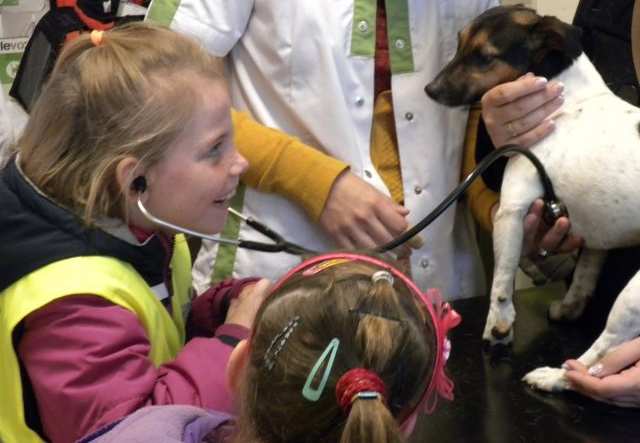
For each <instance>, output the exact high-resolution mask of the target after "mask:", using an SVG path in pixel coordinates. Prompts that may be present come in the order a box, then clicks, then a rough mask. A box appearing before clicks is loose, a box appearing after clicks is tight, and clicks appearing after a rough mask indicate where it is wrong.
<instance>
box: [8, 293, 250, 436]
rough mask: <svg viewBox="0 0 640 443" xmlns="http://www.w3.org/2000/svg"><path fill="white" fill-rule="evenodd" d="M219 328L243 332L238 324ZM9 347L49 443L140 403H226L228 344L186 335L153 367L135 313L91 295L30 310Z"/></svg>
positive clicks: (228, 407)
mask: <svg viewBox="0 0 640 443" xmlns="http://www.w3.org/2000/svg"><path fill="white" fill-rule="evenodd" d="M219 329H223V328H219ZM223 332H224V333H225V335H229V334H233V333H234V332H236V333H239V334H240V336H238V337H236V338H237V339H242V338H245V337H246V336H247V335H248V330H246V329H245V328H241V327H239V326H238V327H236V328H226V329H224V331H223ZM17 348H18V349H17V350H18V355H19V358H20V361H21V363H22V365H23V366H24V368H25V369H26V371H27V374H28V377H29V380H30V382H31V385H32V387H33V392H34V394H35V396H36V400H37V404H38V412H39V415H40V420H41V422H42V425H43V429H44V431H45V433H46V435H47V437H48V438H49V440H51V441H52V442H53V443H58V442H63V443H64V442H73V441H75V440H77V439H78V438H80V437H81V436H83V435H86V434H89V433H90V432H92V431H93V430H95V429H97V428H99V427H100V426H102V425H104V424H107V423H110V422H113V421H114V420H116V419H118V418H121V417H124V416H126V415H128V414H130V413H132V412H133V411H135V410H137V409H139V408H140V407H142V406H146V405H164V404H189V405H194V406H199V407H204V408H210V409H214V410H219V411H224V412H232V410H233V408H232V398H231V394H230V392H229V391H228V388H227V386H226V379H225V371H226V366H227V361H228V359H229V355H230V354H231V351H232V349H233V348H232V347H231V346H229V345H227V344H225V343H224V342H223V341H221V340H219V339H217V338H215V337H214V338H200V337H198V338H194V339H193V340H190V341H189V342H187V344H186V345H185V346H184V347H183V349H182V350H181V352H180V353H179V354H178V356H177V357H176V358H175V359H174V360H173V361H170V362H168V363H166V364H164V365H162V366H160V367H156V366H154V364H153V363H152V362H151V360H150V359H149V357H148V355H149V352H150V343H149V340H148V338H147V335H146V332H145V330H144V328H143V327H142V325H141V323H140V322H139V320H138V318H137V317H136V315H135V314H134V313H132V312H130V311H128V310H127V309H124V308H122V307H120V306H117V305H114V304H112V303H110V302H109V301H107V300H105V299H102V298H100V297H97V296H91V295H86V296H84V295H78V296H70V297H65V298H63V299H61V300H58V301H55V302H53V303H50V304H48V305H47V306H45V307H43V308H41V309H39V310H38V311H35V312H33V313H31V314H30V315H29V316H28V317H27V318H26V319H25V321H24V333H23V335H22V337H21V338H20V341H19V343H18V346H17ZM61 405H64V407H61Z"/></svg>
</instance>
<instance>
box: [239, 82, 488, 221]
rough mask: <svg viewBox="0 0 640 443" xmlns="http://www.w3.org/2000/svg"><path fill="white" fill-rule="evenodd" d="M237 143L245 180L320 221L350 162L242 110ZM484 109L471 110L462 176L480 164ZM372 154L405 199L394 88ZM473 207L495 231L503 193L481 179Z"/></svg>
mask: <svg viewBox="0 0 640 443" xmlns="http://www.w3.org/2000/svg"><path fill="white" fill-rule="evenodd" d="M232 117H233V123H234V128H235V143H236V146H237V148H238V150H239V151H240V153H241V154H242V155H243V156H244V157H246V158H247V160H248V161H249V169H248V170H247V172H246V173H245V175H244V176H243V178H242V180H243V182H244V183H245V184H247V185H249V186H251V187H253V188H255V189H258V190H259V191H262V192H270V193H278V194H280V195H283V196H284V197H286V198H288V199H289V200H292V201H294V202H296V203H297V204H299V205H300V206H301V207H302V208H304V210H305V211H306V212H307V214H308V215H309V217H310V218H311V219H312V220H314V221H317V220H318V219H319V218H320V214H321V213H322V210H323V209H324V205H325V203H326V201H327V198H328V197H329V193H330V191H331V187H332V185H333V183H334V182H335V180H336V178H337V177H338V176H339V175H340V174H341V173H342V172H344V171H345V170H347V169H348V168H349V166H348V165H347V164H346V163H344V162H341V161H340V160H336V159H335V158H333V157H331V156H329V155H327V154H324V153H323V152H321V151H319V150H317V149H314V148H311V147H309V146H307V145H305V144H304V143H302V142H300V141H299V140H298V139H297V138H295V137H291V136H289V135H286V134H284V133H283V132H281V131H278V130H275V129H270V128H267V127H265V126H262V125H260V124H259V123H257V122H255V121H254V120H253V119H251V117H249V116H248V115H247V114H245V113H242V112H237V111H234V112H233V113H232ZM479 121H480V109H479V108H474V109H472V110H471V112H470V114H469V120H468V123H467V130H466V138H465V157H464V161H463V170H462V176H463V177H464V176H466V175H467V174H468V173H469V172H470V171H471V169H473V167H475V142H476V133H477V129H478V122H479ZM371 144H372V145H371V158H372V162H373V164H374V166H375V167H376V169H377V170H378V172H379V173H380V176H381V177H382V179H383V181H384V182H385V184H386V185H387V187H388V188H389V190H390V192H391V196H392V198H393V199H394V200H395V201H396V202H398V203H401V202H402V200H403V190H402V177H401V174H400V160H399V156H398V147H397V140H396V132H395V124H394V120H393V107H392V102H391V93H390V91H385V92H383V93H381V94H379V96H378V99H377V100H376V103H375V109H374V116H373V127H372V134H371ZM467 198H468V200H469V204H470V207H471V210H472V212H473V214H474V216H475V218H476V220H477V221H478V223H479V224H480V225H481V226H482V227H483V228H485V229H487V230H491V207H492V206H493V205H494V204H495V203H496V202H497V201H498V194H496V193H495V192H493V191H491V190H490V189H488V188H487V187H486V185H485V184H484V183H483V182H482V180H481V179H479V180H476V182H474V184H473V185H471V187H470V188H469V190H468V191H467Z"/></svg>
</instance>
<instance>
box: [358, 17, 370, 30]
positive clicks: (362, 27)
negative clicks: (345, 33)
mask: <svg viewBox="0 0 640 443" xmlns="http://www.w3.org/2000/svg"><path fill="white" fill-rule="evenodd" d="M368 30H369V23H367V21H366V20H360V21H359V22H358V31H360V32H362V33H365V32H367V31H368Z"/></svg>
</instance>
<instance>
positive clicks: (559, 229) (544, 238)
mask: <svg viewBox="0 0 640 443" xmlns="http://www.w3.org/2000/svg"><path fill="white" fill-rule="evenodd" d="M497 206H498V205H495V206H494V208H492V212H493V217H495V212H496V209H497ZM543 211H544V202H543V201H542V199H536V201H534V202H533V204H532V205H531V207H530V208H529V212H528V213H527V215H526V216H525V218H524V238H523V243H522V255H523V256H529V257H531V258H538V257H539V256H540V251H545V254H561V253H566V252H573V251H575V250H576V249H579V248H580V247H581V246H582V241H583V240H582V237H578V236H576V235H573V234H571V233H570V230H571V222H570V221H569V219H568V218H567V217H560V218H559V219H558V220H556V222H555V224H554V225H553V226H547V224H546V223H545V222H544V221H543V218H542V214H543Z"/></svg>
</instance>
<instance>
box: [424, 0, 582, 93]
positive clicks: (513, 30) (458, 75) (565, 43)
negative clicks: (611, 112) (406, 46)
mask: <svg viewBox="0 0 640 443" xmlns="http://www.w3.org/2000/svg"><path fill="white" fill-rule="evenodd" d="M580 36H581V31H580V29H579V28H576V27H575V26H571V25H569V24H567V23H564V22H562V21H560V20H558V19H557V18H555V17H551V16H544V17H541V16H539V15H538V14H536V12H535V11H534V10H533V9H529V8H526V7H524V6H498V7H495V8H492V9H489V10H487V11H486V12H484V13H483V14H482V15H480V16H478V17H477V18H476V19H475V20H473V21H472V22H471V23H470V24H469V25H467V26H466V27H465V28H464V29H463V30H462V31H460V33H459V34H458V50H457V52H456V54H455V56H454V58H453V60H451V61H450V62H449V64H447V65H446V66H445V67H444V69H443V70H442V71H441V72H440V73H439V74H438V76H437V77H436V78H435V79H434V80H433V81H432V82H431V83H429V84H428V85H427V87H426V88H425V91H426V93H427V95H429V97H431V98H432V99H434V100H435V101H437V102H439V103H442V104H444V105H448V106H460V105H469V104H471V103H473V102H475V101H477V100H479V99H480V97H482V94H484V93H485V92H487V91H488V90H489V89H491V88H492V87H494V86H496V85H499V84H501V83H505V82H508V81H512V80H515V79H516V78H518V77H520V76H521V75H523V74H525V73H527V72H533V73H534V74H536V75H540V76H544V77H547V78H552V77H554V76H556V75H557V74H559V73H560V72H562V71H563V70H565V69H566V68H567V67H569V66H570V65H571V63H572V62H573V61H574V60H575V59H576V58H577V57H578V56H579V55H580V54H581V53H582V46H581V44H580Z"/></svg>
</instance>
